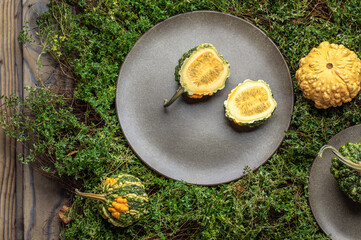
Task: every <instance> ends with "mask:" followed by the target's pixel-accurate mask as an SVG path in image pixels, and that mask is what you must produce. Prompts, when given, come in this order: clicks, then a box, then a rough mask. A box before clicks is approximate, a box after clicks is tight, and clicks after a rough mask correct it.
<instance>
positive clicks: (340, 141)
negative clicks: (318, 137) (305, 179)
mask: <svg viewBox="0 0 361 240" xmlns="http://www.w3.org/2000/svg"><path fill="white" fill-rule="evenodd" d="M359 141H361V125H356V126H353V127H349V128H346V129H345V130H343V131H341V132H339V133H338V134H336V135H335V136H334V137H332V138H331V139H330V141H329V143H328V144H329V145H332V146H334V147H335V148H337V149H339V148H340V146H341V145H344V144H346V143H347V142H359ZM333 157H335V155H334V154H333V153H332V152H331V151H330V150H326V151H325V152H324V153H323V156H322V158H319V157H316V159H315V160H314V162H313V164H312V167H311V171H310V178H309V181H310V183H309V189H308V191H309V203H310V206H311V210H312V213H313V215H314V216H315V219H316V221H317V223H318V225H319V226H320V227H321V229H322V230H323V231H324V232H325V233H326V234H327V235H330V236H331V238H332V239H334V240H338V239H340V240H344V239H347V240H353V239H355V240H356V239H360V238H361V204H358V203H354V202H353V201H352V200H350V199H349V198H348V197H347V196H346V195H345V194H344V193H343V192H342V191H341V190H340V189H339V187H338V185H337V182H336V180H335V178H334V177H333V175H332V174H331V173H330V167H331V159H332V158H333Z"/></svg>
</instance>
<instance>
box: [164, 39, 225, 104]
mask: <svg viewBox="0 0 361 240" xmlns="http://www.w3.org/2000/svg"><path fill="white" fill-rule="evenodd" d="M229 68H230V65H229V62H228V61H227V60H225V59H224V58H223V56H222V55H220V54H218V51H217V49H216V48H215V47H214V46H213V45H212V44H210V43H203V44H201V45H199V46H196V47H194V48H192V49H191V50H189V51H188V52H186V53H184V54H183V56H182V57H181V59H179V61H178V65H177V66H176V68H175V73H174V74H175V80H176V81H177V82H178V83H179V85H180V86H179V88H178V90H177V92H176V93H175V94H174V95H173V97H172V98H171V100H170V101H168V100H164V107H168V106H169V105H171V104H172V103H173V102H174V101H175V100H176V99H177V98H178V97H179V96H180V95H181V94H182V93H187V95H188V97H190V98H202V97H204V96H208V95H209V96H211V95H213V94H214V93H215V92H217V91H218V90H221V89H223V88H224V86H225V83H226V80H227V78H228V77H229V74H230V70H229Z"/></svg>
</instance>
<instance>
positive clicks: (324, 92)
mask: <svg viewBox="0 0 361 240" xmlns="http://www.w3.org/2000/svg"><path fill="white" fill-rule="evenodd" d="M296 79H297V81H298V85H299V87H300V88H301V90H302V92H303V96H304V97H305V98H307V99H311V100H313V101H314V102H315V107H316V108H320V109H326V108H329V107H331V106H332V107H337V106H341V105H342V104H343V103H346V102H350V101H351V100H352V98H354V97H355V96H356V95H357V94H358V92H359V91H360V83H361V60H360V59H359V58H358V56H357V54H356V53H355V52H353V51H351V50H350V49H348V48H346V47H345V46H343V45H338V44H330V43H329V42H322V43H321V44H320V45H319V46H318V47H317V48H313V49H312V50H311V51H310V53H309V54H308V55H307V56H306V57H304V58H302V59H301V60H300V62H299V69H298V70H297V72H296Z"/></svg>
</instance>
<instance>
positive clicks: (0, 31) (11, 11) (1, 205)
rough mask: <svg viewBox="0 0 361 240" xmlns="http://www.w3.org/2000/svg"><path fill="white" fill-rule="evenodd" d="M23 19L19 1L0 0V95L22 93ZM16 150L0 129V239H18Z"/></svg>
mask: <svg viewBox="0 0 361 240" xmlns="http://www.w3.org/2000/svg"><path fill="white" fill-rule="evenodd" d="M21 18H22V15H21V4H19V1H15V0H6V1H5V0H0V95H6V96H8V95H10V94H17V95H21V89H22V82H21V80H22V78H21V73H22V71H21V69H22V66H21V64H22V57H21V48H20V46H19V44H18V41H17V36H18V34H19V31H20V26H21V25H19V23H20V21H19V20H21ZM17 150H21V148H18V146H17V144H16V142H15V141H14V140H12V139H10V138H9V137H7V136H5V134H4V132H3V130H2V129H0V181H1V182H0V239H15V237H16V236H15V235H16V229H15V222H16V221H15V216H16V214H18V213H20V212H21V208H20V209H16V195H15V193H16V192H15V189H16V187H15V186H16V182H15V180H16V177H15V176H16V174H15V173H16V153H17ZM20 214H21V213H20Z"/></svg>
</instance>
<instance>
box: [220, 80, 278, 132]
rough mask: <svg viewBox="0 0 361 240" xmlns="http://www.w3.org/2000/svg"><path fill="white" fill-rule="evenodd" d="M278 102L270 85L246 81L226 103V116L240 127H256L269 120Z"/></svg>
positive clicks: (233, 90)
mask: <svg viewBox="0 0 361 240" xmlns="http://www.w3.org/2000/svg"><path fill="white" fill-rule="evenodd" d="M276 107H277V102H276V100H275V99H274V98H273V94H272V91H271V88H270V87H269V85H268V84H267V83H266V82H265V81H263V80H258V81H253V80H249V79H247V80H245V81H244V82H243V83H240V84H238V86H236V87H235V88H233V89H232V91H231V92H230V93H229V94H228V98H227V100H226V101H224V110H225V115H226V117H227V118H228V119H230V120H231V121H233V122H235V123H236V124H238V125H240V126H248V127H255V126H258V125H261V124H262V123H263V122H264V121H265V120H267V119H269V118H270V117H271V116H272V114H273V113H274V111H275V109H276Z"/></svg>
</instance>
